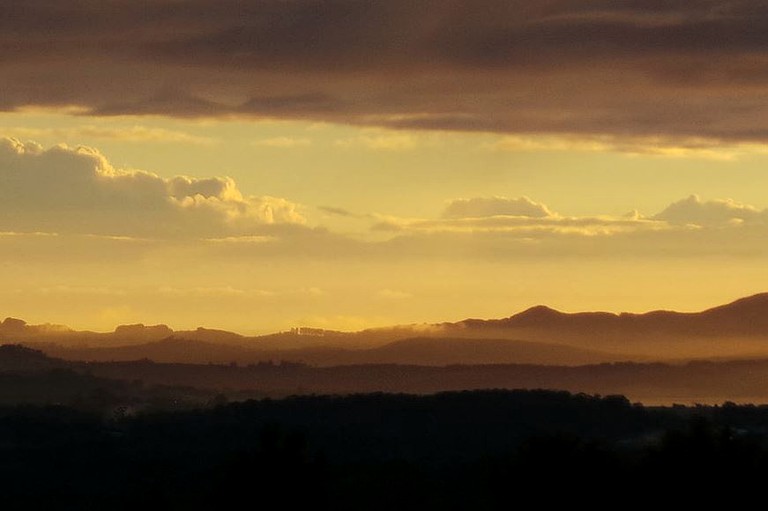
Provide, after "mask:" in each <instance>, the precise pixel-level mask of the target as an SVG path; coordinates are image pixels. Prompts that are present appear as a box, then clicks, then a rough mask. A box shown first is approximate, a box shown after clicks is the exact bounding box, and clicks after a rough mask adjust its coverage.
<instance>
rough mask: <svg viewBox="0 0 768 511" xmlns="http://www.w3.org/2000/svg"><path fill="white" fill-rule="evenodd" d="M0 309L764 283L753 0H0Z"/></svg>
mask: <svg viewBox="0 0 768 511" xmlns="http://www.w3.org/2000/svg"><path fill="white" fill-rule="evenodd" d="M0 55H2V58H1V59H0V71H1V72H0V278H1V279H2V282H3V286H2V287H0V316H3V317H5V316H13V317H19V318H23V319H25V320H27V321H29V322H30V323H45V322H52V323H63V324H67V325H70V326H72V327H75V328H78V329H94V330H111V329H113V328H114V327H115V326H116V325H118V324H125V323H138V322H142V323H146V324H154V323H166V324H169V325H170V326H172V327H173V328H178V329H181V328H194V327H197V326H206V327H212V328H225V329H229V330H235V331H238V332H243V333H263V332H270V331H277V330H285V329H288V328H291V327H294V326H314V327H321V328H330V329H342V330H356V329H361V328H368V327H376V326H384V325H391V324H404V323H423V322H430V323H431V322H442V321H457V320H461V319H464V318H466V317H479V318H498V317H506V316H509V315H511V314H513V313H515V312H518V311H520V310H523V309H525V308H527V307H529V306H532V305H536V304H547V305H549V306H551V307H555V308H558V309H561V310H566V311H579V310H608V311H616V312H618V311H633V312H642V311H646V310H652V309H659V308H666V309H676V310H689V311H694V310H700V309H704V308H706V307H711V306H714V305H718V304H721V303H725V302H728V301H730V300H733V299H736V298H738V297H741V296H746V295H750V294H754V293H758V292H762V291H766V290H767V289H768V265H766V264H765V263H766V261H767V259H766V258H767V257H768V194H767V193H766V190H768V172H766V171H765V169H766V168H767V164H768V125H766V123H765V119H766V118H768V74H767V73H766V71H765V70H766V69H768V65H767V64H768V11H766V10H765V9H764V6H763V5H762V2H758V1H752V0H745V1H717V2H715V1H699V0H692V1H690V0H689V1H674V0H658V1H656V0H651V1H649V0H646V1H636V0H632V1H631V0H610V1H608V0H604V1H601V0H592V1H590V0H547V1H542V0H535V1H534V0H472V1H470V0H440V1H437V0H410V1H405V0H389V1H387V2H382V1H373V0H261V1H257V2H254V1H250V2H246V1H235V0H153V1H149V2H144V1H135V0H133V1H125V0H110V1H104V0H98V1H96V0H72V1H68V2H59V1H53V0H28V1H25V2H10V1H4V0H0Z"/></svg>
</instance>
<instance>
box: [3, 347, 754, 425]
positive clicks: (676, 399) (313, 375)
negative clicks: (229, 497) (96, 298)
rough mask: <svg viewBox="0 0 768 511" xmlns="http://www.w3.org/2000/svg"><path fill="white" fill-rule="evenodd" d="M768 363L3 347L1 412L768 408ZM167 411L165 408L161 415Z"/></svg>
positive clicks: (747, 361)
mask: <svg viewBox="0 0 768 511" xmlns="http://www.w3.org/2000/svg"><path fill="white" fill-rule="evenodd" d="M766 381H768V360H766V359H763V360H734V361H695V362H686V363H681V364H662V363H636V362H622V363H610V364H609V363H605V364H593V365H583V366H545V365H533V364H482V365H471V364H454V365H447V366H440V367H438V366H418V365H399V364H364V365H345V366H333V367H315V366H310V365H306V364H299V363H293V362H279V361H277V362H272V361H267V362H260V363H255V364H249V365H244V366H242V365H237V364H181V363H157V362H153V361H151V360H147V359H145V360H136V361H129V362H80V361H68V360H62V359H57V358H52V357H48V356H46V355H45V354H43V353H42V352H40V351H37V350H32V349H29V348H25V347H22V346H18V345H4V346H1V347H0V404H2V403H7V404H16V403H35V404H64V405H71V406H79V405H94V406H102V405H104V406H106V405H109V406H111V407H112V408H117V407H121V406H122V407H128V408H130V409H131V410H143V409H153V408H157V407H158V406H161V405H162V406H166V405H168V404H169V403H173V407H175V408H178V407H182V408H183V407H189V406H200V405H205V404H207V403H210V402H213V400H216V399H228V400H242V399H248V398H260V397H271V398H281V397H286V396H290V395H302V394H303V395H307V394H354V393H359V392H389V393H409V394H430V393H435V392H442V391H460V390H478V389H489V388H495V389H526V388H527V389H536V388H545V389H560V390H567V391H570V392H578V393H590V394H602V395H610V394H622V395H625V396H627V397H628V398H629V399H630V400H632V401H633V402H642V403H645V404H647V405H671V404H675V403H682V404H693V403H706V404H717V403H722V402H724V401H734V402H739V403H765V402H768V387H766V385H765V382H766ZM162 406H161V407H162Z"/></svg>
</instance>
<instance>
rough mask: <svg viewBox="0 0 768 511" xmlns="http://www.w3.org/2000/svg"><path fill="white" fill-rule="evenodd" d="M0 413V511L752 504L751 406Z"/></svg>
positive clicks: (417, 401)
mask: <svg viewBox="0 0 768 511" xmlns="http://www.w3.org/2000/svg"><path fill="white" fill-rule="evenodd" d="M104 417H105V416H104V414H96V413H93V412H87V411H82V410H81V411H78V410H76V409H73V408H66V407H37V406H20V407H4V408H2V409H0V495H2V508H3V509H267V508H273V506H279V507H280V508H284V509H312V508H314V509H325V508H332V509H513V508H530V507H529V506H530V504H528V505H524V504H523V503H525V502H528V503H531V502H532V503H534V504H535V506H536V507H539V506H543V507H549V506H551V505H555V504H568V505H573V504H576V503H579V502H583V503H587V504H589V505H593V506H597V505H599V506H602V505H606V506H607V505H610V506H611V507H624V506H629V505H630V504H631V506H630V507H634V506H637V505H648V506H651V505H653V506H656V505H658V504H659V500H658V499H664V502H666V503H680V504H683V503H684V504H686V506H690V505H694V504H697V503H703V502H707V503H712V502H715V501H717V500H718V499H727V501H728V502H730V503H731V504H733V503H735V502H736V501H738V499H740V498H742V497H744V498H747V497H750V495H752V496H754V493H753V492H754V491H755V489H756V488H758V487H759V485H760V484H762V481H765V478H766V477H767V476H768V407H755V406H736V405H733V404H725V405H723V406H719V407H695V408H683V407H674V408H646V407H643V406H640V405H633V404H631V403H630V402H629V401H627V400H626V399H624V398H622V397H619V396H614V397H604V398H600V397H592V396H586V395H573V394H569V393H566V392H549V391H474V392H458V393H442V394H436V395H431V396H411V395H397V394H368V395H355V396H347V397H322V396H305V397H295V398H288V399H284V400H261V401H245V402H241V403H234V404H227V405H220V406H217V407H214V408H208V409H200V410H187V411H168V412H154V413H143V414H140V415H136V416H128V415H125V416H124V415H121V414H112V415H110V416H109V418H106V419H105V418H104Z"/></svg>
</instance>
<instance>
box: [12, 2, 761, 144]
mask: <svg viewBox="0 0 768 511" xmlns="http://www.w3.org/2000/svg"><path fill="white" fill-rule="evenodd" d="M0 48H2V49H3V62H2V66H3V73H2V74H0V90H1V91H2V95H1V98H0V108H4V109H7V110H12V109H18V108H22V107H25V106H30V105H44V106H75V107H79V108H80V109H81V111H82V112H86V113H91V114H97V115H113V114H161V115H169V116H229V115H239V116H253V117H273V118H294V119H312V120H323V121H331V122H342V123H352V124H364V125H378V126H386V127H394V128H423V129H448V130H484V131H495V132H506V133H533V134H536V133H554V134H574V133H576V134H584V135H593V134H610V135H612V136H621V137H630V138H631V137H653V136H656V137H664V138H670V139H679V140H683V141H689V142H687V144H688V145H690V144H691V142H690V140H698V141H699V142H694V143H701V141H702V140H704V141H705V143H707V144H714V143H717V142H718V141H720V142H725V141H728V142H733V141H742V142H764V141H765V140H766V138H768V129H767V128H766V127H765V123H764V122H763V120H764V119H765V118H766V114H768V102H766V101H765V97H766V93H768V73H767V72H766V69H768V66H766V64H768V11H766V10H765V8H764V5H763V3H762V2H759V1H757V0H741V1H733V2H720V1H709V0H693V1H690V2H638V1H636V0H576V1H574V0H554V1H549V2H540V1H538V0H512V1H510V0H481V1H476V0H472V1H470V0H453V1H449V2H446V1H444V0H423V1H420V2H413V1H410V0H407V1H406V0H391V1H387V2H380V1H374V0H359V1H354V2H352V1H348V0H325V1H319V0H290V1H284V0H263V1H259V2H243V1H238V0H185V1H184V2H182V3H179V2H178V1H177V0H157V1H154V2H150V3H136V2H131V1H128V0H117V1H114V2H108V3H105V2H100V1H97V0H79V1H77V2H67V3H66V5H65V4H62V3H61V2H55V1H54V0H35V1H30V2H3V3H2V5H0Z"/></svg>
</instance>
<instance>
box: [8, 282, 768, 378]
mask: <svg viewBox="0 0 768 511" xmlns="http://www.w3.org/2000/svg"><path fill="white" fill-rule="evenodd" d="M436 339H440V341H439V342H438V341H436ZM462 339H463V340H464V342H462V341H461V340H462ZM469 340H473V341H474V342H468V341H469ZM0 342H6V343H18V342H24V343H25V344H27V345H30V346H37V347H40V348H44V349H45V350H46V352H49V353H52V354H55V355H57V356H61V357H64V358H68V359H83V360H129V359H137V358H150V359H152V360H156V361H168V362H171V361H175V362H196V363H197V362H225V361H237V362H242V363H250V362H253V361H258V360H264V359H270V358H272V359H283V360H292V361H301V362H306V363H311V364H318V365H338V364H359V363H400V364H428V365H440V364H452V363H534V364H564V365H576V364H584V363H595V362H611V361H616V360H635V361H642V360H647V359H649V358H653V359H657V360H659V359H664V360H678V359H697V358H756V357H766V356H768V293H761V294H758V295H754V296H750V297H746V298H742V299H739V300H736V301H734V302H731V303H729V304H726V305H722V306H718V307H713V308H711V309H707V310H704V311H701V312H675V311H666V310H656V311H651V312H646V313H626V312H625V313H612V312H599V311H598V312H576V313H568V312H561V311H558V310H555V309H552V308H550V307H546V306H543V305H539V306H535V307H531V308H529V309H527V310H525V311H522V312H520V313H518V314H515V315H512V316H509V317H506V318H501V319H465V320H462V321H458V322H454V323H440V324H424V325H399V326H393V327H386V328H376V329H368V330H362V331H358V332H337V331H328V330H321V329H312V328H296V329H293V330H292V331H290V332H280V333H275V334H270V335H262V336H255V337H247V336H242V335H239V334H237V333H234V332H228V331H224V330H211V329H206V328H202V327H201V328H197V329H195V330H181V331H174V330H173V329H171V328H170V327H168V326H166V325H162V324H161V325H143V324H134V325H121V326H118V327H117V328H116V329H115V331H113V332H107V333H98V332H89V331H76V330H72V329H69V328H67V327H64V326H60V325H28V324H27V323H26V322H24V321H23V320H19V319H14V318H7V319H6V320H5V321H3V322H2V323H0Z"/></svg>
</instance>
